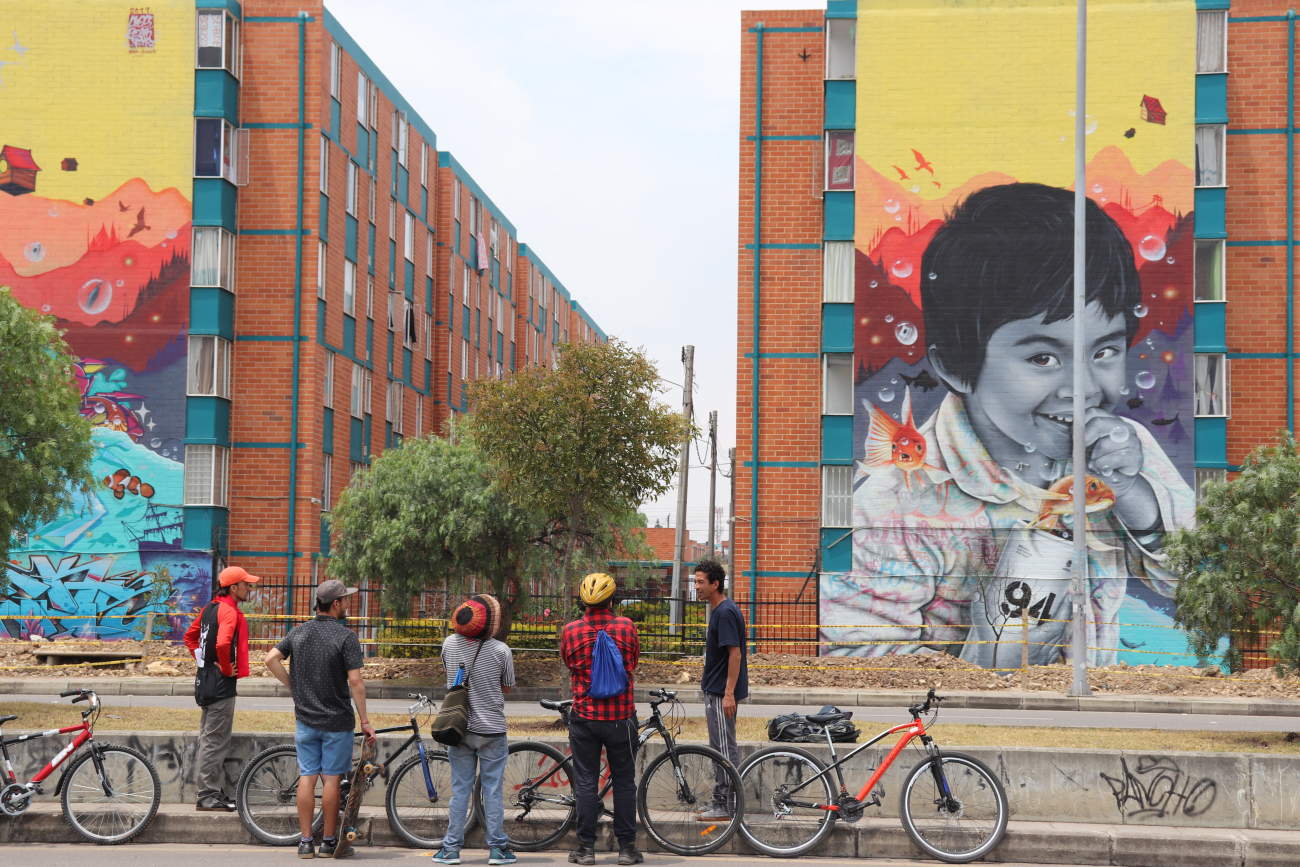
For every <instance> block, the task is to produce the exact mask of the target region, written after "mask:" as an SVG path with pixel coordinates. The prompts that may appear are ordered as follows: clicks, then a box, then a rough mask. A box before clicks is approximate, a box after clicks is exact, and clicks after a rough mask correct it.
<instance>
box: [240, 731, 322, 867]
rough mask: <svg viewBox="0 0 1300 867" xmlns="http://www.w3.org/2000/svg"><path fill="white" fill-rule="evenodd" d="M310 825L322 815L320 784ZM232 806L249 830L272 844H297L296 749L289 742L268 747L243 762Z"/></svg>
mask: <svg viewBox="0 0 1300 867" xmlns="http://www.w3.org/2000/svg"><path fill="white" fill-rule="evenodd" d="M317 788H318V793H317V802H316V810H315V814H314V815H313V817H312V828H313V829H318V828H320V827H321V826H322V825H323V823H324V819H323V818H322V816H321V811H320V800H319V799H320V795H319V784H318V785H317ZM235 806H236V807H237V808H238V810H239V820H240V821H241V822H243V823H244V827H245V828H247V829H248V832H249V833H250V834H252V835H253V836H254V837H256V838H257V839H259V840H261V841H262V842H263V843H270V844H271V845H272V846H296V845H298V841H299V840H301V839H302V833H301V831H300V829H299V828H298V750H297V748H296V747H294V746H293V745H292V744H281V745H279V746H274V747H267V748H266V749H264V750H262V751H261V752H260V753H258V754H257V755H255V756H253V758H251V759H249V760H248V764H246V765H244V770H243V773H241V774H240V775H239V782H238V783H237V784H236V785H235Z"/></svg>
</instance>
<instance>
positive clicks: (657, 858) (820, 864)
mask: <svg viewBox="0 0 1300 867" xmlns="http://www.w3.org/2000/svg"><path fill="white" fill-rule="evenodd" d="M430 854H431V853H429V852H419V851H414V850H411V849H396V848H394V849H387V848H382V847H374V848H362V849H358V850H357V854H356V856H355V857H354V858H352V859H351V863H354V864H393V865H410V867H417V865H428V864H431V863H432V861H430V860H429V855H430ZM461 858H462V863H463V864H465V865H467V867H468V865H472V864H484V865H485V864H487V852H486V851H482V850H477V849H467V850H464V851H462V852H461ZM617 860H618V856H617V854H616V853H614V852H608V853H606V852H602V853H599V854H598V855H597V856H596V864H597V865H599V867H613V865H614V864H616V863H617ZM762 860H763V861H764V862H769V861H770V862H771V863H782V861H783V859H776V858H772V859H766V858H765V859H762ZM785 860H788V863H802V864H806V865H817V867H861V865H862V864H864V863H866V864H870V865H871V867H924V865H933V864H934V863H935V862H934V861H912V860H904V861H899V860H894V859H886V858H872V859H870V860H868V861H865V862H863V861H861V860H859V859H856V858H808V859H803V860H800V859H785ZM754 861H755V859H754V858H753V857H745V856H739V855H704V856H700V857H696V858H681V857H678V856H676V855H666V854H662V853H658V852H656V853H654V854H652V855H649V856H647V858H646V861H645V863H646V867H661V865H662V867H686V865H687V864H690V865H696V867H738V865H742V864H744V865H753V864H754ZM4 863H5V864H12V865H14V867H85V865H88V864H93V865H95V867H154V865H159V867H161V865H167V867H175V865H185V867H202V865H217V864H223V865H228V864H238V865H239V867H285V865H288V864H297V863H299V862H298V860H297V859H296V858H295V857H294V850H292V849H273V848H270V847H268V846H220V845H217V846H208V845H202V844H179V843H153V844H149V843H144V844H127V845H125V846H92V845H90V844H87V843H78V844H72V843H67V844H60V845H51V844H45V843H42V844H16V843H11V844H8V845H6V846H5V849H4ZM518 863H519V867H568V853H567V852H563V851H561V852H538V853H535V854H534V853H528V854H521V855H520V856H519V862H518ZM1003 867H1028V865H1027V864H1023V863H1017V864H1011V863H1005V864H1003ZM1063 867H1071V865H1068V864H1067V865H1063ZM1075 867H1078V865H1075Z"/></svg>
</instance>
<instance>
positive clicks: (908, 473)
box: [862, 387, 952, 491]
mask: <svg viewBox="0 0 1300 867" xmlns="http://www.w3.org/2000/svg"><path fill="white" fill-rule="evenodd" d="M863 403H864V404H865V405H866V407H867V412H868V413H869V414H870V415H871V426H870V427H869V428H868V430H867V459H866V460H865V461H863V462H862V463H863V464H864V465H865V466H866V467H868V468H870V469H875V470H887V469H889V468H895V469H898V470H901V471H902V473H903V486H904V487H906V488H907V489H908V490H909V491H910V490H911V489H912V476H913V475H915V474H917V473H924V474H925V476H926V477H927V478H929V479H930V480H931V481H933V482H935V483H936V484H937V483H939V482H944V481H947V480H948V479H950V478H952V476H950V475H949V474H948V473H945V472H944V471H943V470H941V469H939V468H938V467H936V466H934V465H932V464H928V463H926V460H925V454H926V450H927V449H928V448H929V444H928V443H926V441H925V437H924V436H922V435H921V432H920V431H918V430H917V429H916V421H915V419H913V417H912V390H911V388H907V387H905V388H904V389H903V411H902V412H901V413H900V414H899V418H900V419H901V421H895V420H894V419H892V418H890V416H889V414H888V413H886V412H885V411H884V410H882V409H878V408H877V407H876V405H875V404H873V403H871V402H870V401H865V400H864V401H863Z"/></svg>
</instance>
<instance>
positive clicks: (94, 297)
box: [77, 277, 113, 316]
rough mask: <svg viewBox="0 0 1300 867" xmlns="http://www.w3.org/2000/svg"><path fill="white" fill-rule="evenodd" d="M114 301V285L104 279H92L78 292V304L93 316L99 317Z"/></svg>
mask: <svg viewBox="0 0 1300 867" xmlns="http://www.w3.org/2000/svg"><path fill="white" fill-rule="evenodd" d="M112 300H113V285H112V284H111V283H109V282H108V281H107V280H105V279H104V278H103V277H92V278H90V279H89V280H87V281H86V282H85V284H84V285H83V286H82V287H81V289H80V291H78V292H77V303H78V304H79V305H81V309H82V310H84V311H85V312H86V313H89V314H90V315H91V316H97V315H99V314H100V313H103V312H104V311H105V310H107V309H108V302H110V301H112Z"/></svg>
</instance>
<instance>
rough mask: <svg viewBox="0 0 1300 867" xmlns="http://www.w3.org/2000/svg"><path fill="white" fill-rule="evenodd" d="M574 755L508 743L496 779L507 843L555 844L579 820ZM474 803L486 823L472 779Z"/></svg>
mask: <svg viewBox="0 0 1300 867" xmlns="http://www.w3.org/2000/svg"><path fill="white" fill-rule="evenodd" d="M572 775H573V759H571V758H569V757H568V756H565V755H564V754H563V753H561V752H560V751H559V750H557V749H555V747H552V746H550V745H548V744H543V743H537V742H535V741H519V742H518V743H513V744H511V745H510V750H509V753H508V755H507V756H506V767H505V774H504V778H503V780H502V783H501V800H502V802H503V803H502V808H503V809H504V811H505V831H506V837H508V838H509V839H510V848H512V849H518V850H519V851H520V852H538V851H541V850H542V849H549V848H550V847H551V846H554V845H555V844H556V843H558V842H559V841H560V840H561V839H562V838H563V837H564V835H565V834H567V833H568V832H569V829H570V828H572V827H573V823H574V822H576V821H577V819H578V808H577V799H576V798H575V797H574V794H573V782H572ZM474 803H475V804H476V805H477V806H478V812H479V815H480V818H484V821H485V822H486V818H485V817H486V810H485V805H484V803H483V787H482V785H481V781H480V780H475V781H474Z"/></svg>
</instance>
